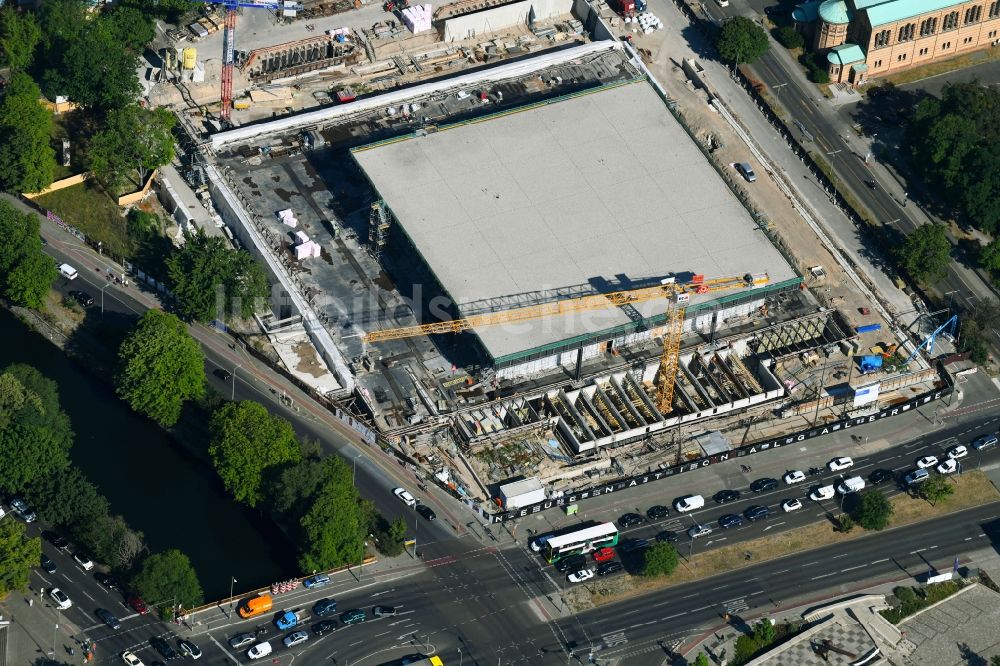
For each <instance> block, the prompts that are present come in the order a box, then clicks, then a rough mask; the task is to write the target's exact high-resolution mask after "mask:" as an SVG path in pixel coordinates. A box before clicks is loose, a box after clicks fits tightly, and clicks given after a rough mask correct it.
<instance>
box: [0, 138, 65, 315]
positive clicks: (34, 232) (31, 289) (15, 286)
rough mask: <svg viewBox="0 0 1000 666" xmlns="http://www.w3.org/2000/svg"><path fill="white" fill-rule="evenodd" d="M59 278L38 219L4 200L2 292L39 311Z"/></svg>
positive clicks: (0, 206)
mask: <svg viewBox="0 0 1000 666" xmlns="http://www.w3.org/2000/svg"><path fill="white" fill-rule="evenodd" d="M2 150H3V147H2V144H0V151H2ZM58 275H59V272H58V271H57V270H56V266H55V263H54V262H53V261H52V258H51V257H49V256H47V255H45V254H44V253H43V252H42V239H41V237H40V236H39V235H38V217H37V216H35V215H25V214H22V213H21V212H19V211H18V210H16V209H15V208H14V207H13V206H11V205H10V204H9V203H7V202H6V201H0V293H2V294H3V296H4V298H6V299H8V300H9V301H11V302H12V303H14V304H15V305H20V306H22V307H27V308H32V309H35V310H38V309H40V308H41V307H42V302H43V301H44V299H45V295H46V294H48V292H49V288H50V287H51V286H52V283H53V282H54V281H55V279H56V277H58Z"/></svg>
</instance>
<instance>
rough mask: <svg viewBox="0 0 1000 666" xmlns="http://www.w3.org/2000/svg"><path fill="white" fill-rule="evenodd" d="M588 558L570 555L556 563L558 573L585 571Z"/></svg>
mask: <svg viewBox="0 0 1000 666" xmlns="http://www.w3.org/2000/svg"><path fill="white" fill-rule="evenodd" d="M586 565H587V558H586V557H584V556H583V555H570V556H569V557H564V558H562V559H561V560H559V561H558V562H556V571H559V572H561V573H566V572H567V571H579V570H580V569H585V568H586Z"/></svg>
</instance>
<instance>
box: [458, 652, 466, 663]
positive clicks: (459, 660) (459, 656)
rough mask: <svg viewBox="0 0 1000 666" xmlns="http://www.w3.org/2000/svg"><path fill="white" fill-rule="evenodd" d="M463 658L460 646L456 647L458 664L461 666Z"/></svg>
mask: <svg viewBox="0 0 1000 666" xmlns="http://www.w3.org/2000/svg"><path fill="white" fill-rule="evenodd" d="M464 659H465V655H463V654H462V648H458V666H462V661H463V660H464Z"/></svg>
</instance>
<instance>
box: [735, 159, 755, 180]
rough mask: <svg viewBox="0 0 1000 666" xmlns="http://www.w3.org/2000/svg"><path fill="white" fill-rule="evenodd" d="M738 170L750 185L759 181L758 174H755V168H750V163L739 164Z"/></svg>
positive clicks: (737, 165)
mask: <svg viewBox="0 0 1000 666" xmlns="http://www.w3.org/2000/svg"><path fill="white" fill-rule="evenodd" d="M736 170H737V171H739V172H740V175H741V176H743V178H745V179H746V181H747V182H748V183H754V182H756V181H757V174H755V173H754V172H753V167H752V166H750V163H749V162H737V163H736Z"/></svg>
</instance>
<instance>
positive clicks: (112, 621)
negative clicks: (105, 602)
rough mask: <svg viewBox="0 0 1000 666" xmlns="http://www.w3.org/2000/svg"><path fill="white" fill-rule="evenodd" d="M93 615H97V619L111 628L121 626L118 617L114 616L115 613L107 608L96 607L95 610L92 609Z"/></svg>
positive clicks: (119, 627)
mask: <svg viewBox="0 0 1000 666" xmlns="http://www.w3.org/2000/svg"><path fill="white" fill-rule="evenodd" d="M94 615H96V616H97V619H98V620H100V621H101V622H103V623H104V624H106V625H108V626H109V627H111V628H112V629H116V630H117V629H121V628H122V623H121V622H119V621H118V618H117V617H115V614H114V613H112V612H111V611H109V610H106V609H104V608H98V609H97V610H96V611H94Z"/></svg>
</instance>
